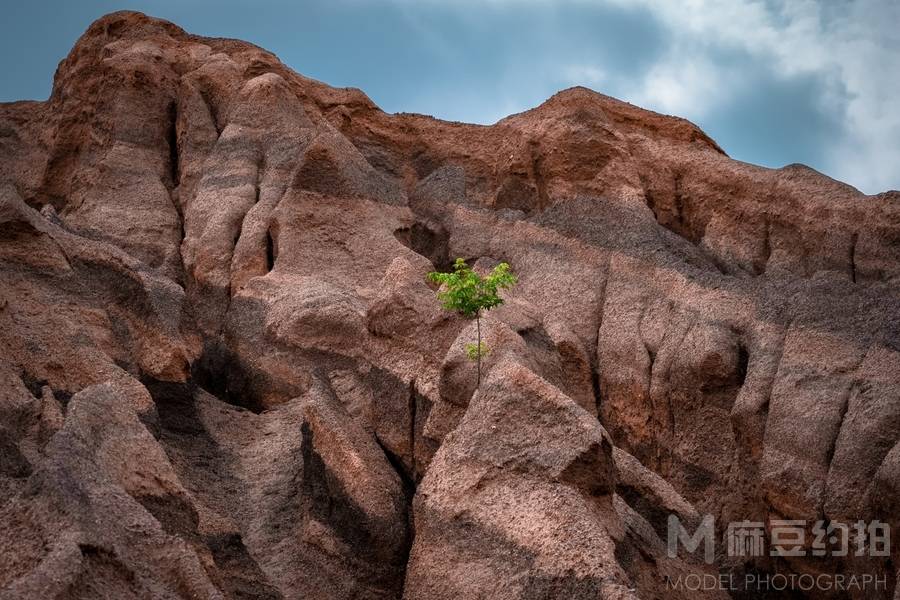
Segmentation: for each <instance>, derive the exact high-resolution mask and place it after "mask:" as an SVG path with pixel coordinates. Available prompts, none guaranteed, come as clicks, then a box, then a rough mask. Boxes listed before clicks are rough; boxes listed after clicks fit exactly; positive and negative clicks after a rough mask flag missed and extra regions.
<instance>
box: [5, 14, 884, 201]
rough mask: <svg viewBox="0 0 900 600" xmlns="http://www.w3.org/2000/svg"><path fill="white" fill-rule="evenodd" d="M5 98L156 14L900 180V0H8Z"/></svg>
mask: <svg viewBox="0 0 900 600" xmlns="http://www.w3.org/2000/svg"><path fill="white" fill-rule="evenodd" d="M2 2H3V3H4V4H5V5H6V6H5V7H4V9H3V13H4V19H3V21H2V23H0V69H2V73H3V77H2V79H0V101H3V102H5V101H12V100H21V99H46V98H47V96H48V95H49V93H50V86H51V83H52V77H53V72H54V70H55V68H56V65H57V64H58V62H59V61H60V60H61V59H62V58H63V57H64V56H65V55H66V53H67V52H68V51H69V49H70V48H71V46H72V45H73V44H74V43H75V41H76V40H77V39H78V37H79V36H80V35H81V33H83V32H84V30H85V29H87V27H88V25H89V24H90V23H91V22H92V21H93V20H95V19H96V18H98V17H100V16H101V15H103V14H106V13H108V12H112V11H114V10H122V9H131V10H140V11H142V12H145V13H147V14H150V15H153V16H156V17H161V18H164V19H168V20H170V21H173V22H175V23H177V24H178V25H180V26H181V27H183V28H184V29H186V30H188V31H190V32H192V33H197V34H200V35H207V36H218V37H233V38H239V39H243V40H247V41H250V42H253V43H255V44H257V45H259V46H262V47H264V48H266V49H268V50H271V51H272V52H274V53H275V54H277V55H278V56H279V58H280V59H281V60H282V62H284V63H285V64H287V65H288V66H290V67H291V68H293V69H294V70H295V71H297V72H299V73H302V74H304V75H306V76H308V77H313V78H315V79H319V80H321V81H324V82H326V83H329V84H331V85H335V86H352V87H358V88H360V89H362V90H363V91H364V92H366V94H367V95H368V96H369V97H370V98H372V100H374V101H375V102H376V103H377V104H378V105H379V106H381V108H382V109H384V110H386V111H388V112H418V113H425V114H431V115H434V116H436V117H439V118H443V119H450V120H457V121H467V122H474V123H486V124H487V123H493V122H495V121H497V120H498V119H500V118H502V117H504V116H506V115H508V114H511V113H515V112H520V111H522V110H526V109H528V108H532V107H534V106H536V105H538V104H540V103H541V102H543V101H544V100H546V99H547V98H548V97H550V96H551V95H552V94H554V93H555V92H557V91H559V90H561V89H564V88H567V87H571V86H574V85H583V86H586V87H589V88H591V89H594V90H597V91H599V92H602V93H604V94H608V95H611V96H615V97H617V98H620V99H622V100H626V101H628V102H632V103H634V104H637V105H639V106H643V107H645V108H650V109H652V110H656V111H659V112H662V113H667V114H674V115H678V116H682V117H685V118H687V119H690V120H691V121H693V122H694V123H696V124H697V125H699V126H700V127H701V128H702V129H703V130H704V131H706V132H707V133H708V134H709V135H710V136H711V137H713V139H715V140H716V141H717V142H718V143H719V145H720V146H722V148H723V149H724V150H725V151H726V152H728V154H729V155H730V156H732V157H733V158H736V159H739V160H743V161H747V162H751V163H755V164H760V165H764V166H769V167H781V166H784V165H787V164H791V163H803V164H807V165H809V166H811V167H813V168H815V169H817V170H819V171H821V172H823V173H825V174H827V175H829V176H831V177H834V178H835V179H839V180H842V181H846V182H847V183H850V184H851V185H853V186H855V187H857V188H859V189H860V190H862V191H864V192H866V193H870V194H872V193H878V192H881V191H884V190H887V189H900V0H822V1H815V0H671V1H669V0H481V1H476V0H300V1H297V0H294V1H290V0H255V1H253V2H238V1H236V0H143V1H140V0H139V1H125V0H121V1H119V2H110V1H106V0H66V1H62V0H59V1H42V0H28V1H25V0H2Z"/></svg>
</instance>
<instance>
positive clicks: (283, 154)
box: [0, 12, 900, 599]
mask: <svg viewBox="0 0 900 600" xmlns="http://www.w3.org/2000/svg"><path fill="white" fill-rule="evenodd" d="M456 257H463V258H465V259H466V260H468V261H469V262H470V263H472V264H474V265H475V266H476V268H478V269H489V268H491V267H492V266H493V265H495V264H496V263H497V262H499V261H506V262H509V263H510V264H511V265H512V267H513V269H514V271H515V272H516V273H517V275H518V276H519V284H518V285H517V286H516V287H515V288H513V289H512V290H510V291H509V292H508V293H507V294H506V303H505V304H504V305H503V306H502V307H500V308H498V309H496V310H494V311H491V312H489V313H487V315H486V316H485V318H484V319H483V322H482V331H483V333H484V335H485V339H486V341H487V343H488V345H489V346H490V347H491V349H492V351H491V353H490V355H489V356H488V358H487V360H486V361H485V365H484V368H485V371H484V376H483V384H482V386H481V389H479V390H476V389H475V381H474V379H475V378H474V375H475V373H474V366H473V365H472V363H471V362H469V361H468V360H466V358H465V356H464V347H465V344H466V343H468V342H470V341H471V340H472V337H473V327H474V326H473V324H472V323H470V322H467V321H464V320H462V319H460V318H458V317H457V316H454V315H451V314H448V313H446V312H444V311H442V310H441V309H440V306H439V305H438V303H437V301H436V300H435V298H434V291H435V290H434V289H433V288H432V287H430V286H429V284H428V283H427V282H426V279H425V274H426V273H427V272H429V271H431V270H433V269H435V268H437V269H446V268H448V266H449V264H450V263H451V261H452V260H453V259H454V258H456ZM898 307H900V194H898V193H897V192H886V193H884V194H880V195H877V196H865V195H863V194H861V193H860V192H858V191H857V190H855V189H853V188H852V187H850V186H847V185H845V184H842V183H840V182H837V181H834V180H831V179H829V178H827V177H825V176H824V175H821V174H819V173H816V172H815V171H813V170H811V169H808V168H806V167H803V166H801V165H791V166H787V167H785V168H783V169H775V170H773V169H765V168H761V167H756V166H753V165H749V164H745V163H740V162H737V161H734V160H732V159H730V158H729V157H728V156H727V155H725V153H724V152H723V151H722V150H721V149H720V148H719V147H718V146H717V145H716V144H715V142H713V141H712V140H711V139H710V138H709V137H708V136H706V135H705V134H704V133H703V132H702V131H700V130H699V129H698V128H697V127H695V126H694V125H692V124H691V123H689V122H687V121H685V120H683V119H678V118H675V117H669V116H663V115H659V114H656V113H652V112H649V111H645V110H642V109H640V108H637V107H635V106H632V105H629V104H626V103H623V102H619V101H617V100H615V99H613V98H609V97H606V96H603V95H600V94H597V93H595V92H592V91H590V90H587V89H583V88H574V89H570V90H566V91H563V92H560V93H559V94H557V95H555V96H554V97H552V98H551V99H549V100H548V101H547V102H545V103H544V104H542V105H541V106H539V107H537V108H535V109H533V110H530V111H527V112H524V113H521V114H517V115H513V116H510V117H507V118H506V119H503V120H501V121H499V122H498V123H496V124H495V125H492V126H477V125H466V124H461V123H447V122H442V121H439V120H436V119H433V118H431V117H426V116H422V115H412V114H398V115H390V114H386V113H384V112H382V111H381V110H379V109H378V107H377V106H375V105H374V104H373V103H372V102H371V101H370V100H369V99H368V98H367V97H366V96H365V95H364V94H363V93H362V92H360V91H358V90H354V89H334V88H331V87H328V86H327V85H325V84H322V83H320V82H317V81H314V80H311V79H307V78H305V77H303V76H301V75H298V74H296V73H294V72H293V71H291V70H290V69H289V68H287V67H286V66H284V65H283V64H281V63H280V62H279V60H278V59H277V58H276V57H275V56H273V55H272V54H270V53H268V52H266V51H265V50H262V49H260V48H258V47H255V46H253V45H251V44H247V43H244V42H240V41H235V40H223V39H209V38H202V37H198V36H193V35H190V34H188V33H185V32H184V31H182V30H181V29H180V28H178V27H177V26H175V25H173V24H171V23H167V22H164V21H161V20H157V19H153V18H151V17H147V16H145V15H142V14H139V13H131V12H122V13H114V14H111V15H108V16H106V17H103V18H102V19H100V20H98V21H97V22H96V23H94V24H93V25H92V26H91V27H90V28H89V29H88V31H87V32H86V33H85V34H84V35H83V36H82V38H81V39H80V40H79V41H78V43H77V44H76V45H75V47H74V48H73V50H72V52H71V53H70V55H69V56H68V57H67V58H66V59H65V60H64V61H63V62H62V63H60V66H59V69H58V70H57V73H56V76H55V79H54V87H53V92H52V95H51V97H50V99H49V100H47V101H46V102H17V103H12V104H2V105H0V353H2V354H0V451H2V457H0V458H2V460H0V540H2V541H3V544H2V545H0V589H2V590H3V597H9V598H117V599H118V598H132V597H135V598H401V597H405V598H410V599H413V598H448V599H449V598H486V597H490V598H521V599H524V598H668V597H678V593H684V594H685V595H684V596H683V597H685V598H693V597H697V594H696V593H694V592H691V593H685V592H676V591H673V590H671V589H669V588H667V586H666V581H667V578H673V579H674V578H677V577H678V576H679V575H682V576H683V575H686V574H694V575H698V576H703V575H713V574H715V573H717V572H726V573H728V572H731V573H743V572H745V571H747V572H749V571H753V572H762V573H767V572H775V571H779V572H794V573H818V572H820V571H822V570H823V569H824V570H827V571H830V572H837V573H844V574H853V573H857V572H868V573H873V572H874V573H878V574H884V575H885V576H886V577H887V580H888V586H887V587H888V589H886V590H881V592H883V594H882V595H883V597H886V598H890V597H892V595H893V594H894V588H895V574H896V573H895V571H896V568H897V567H896V565H897V564H900V556H898V555H897V554H896V552H895V553H894V555H893V557H891V558H880V559H869V560H867V561H859V560H852V559H849V558H848V559H846V560H841V559H835V560H833V561H831V562H829V563H827V564H826V565H824V566H823V563H822V562H816V560H815V559H812V558H808V557H807V558H803V557H800V558H791V559H789V560H785V559H775V558H770V557H763V558H759V559H750V558H748V559H745V560H740V559H734V558H728V557H724V556H721V555H719V556H718V557H717V563H716V564H715V565H706V564H703V563H702V561H700V560H699V559H698V557H696V556H692V555H689V554H686V553H682V554H681V555H679V556H678V557H669V556H667V554H666V549H665V542H666V518H667V516H668V515H669V514H677V515H679V516H680V518H681V519H682V520H683V521H684V522H686V523H693V524H696V523H698V522H699V520H700V518H701V515H703V514H712V515H714V516H715V518H716V523H717V526H718V527H719V528H720V531H719V534H721V533H722V532H721V528H722V527H724V524H726V523H727V522H729V521H741V520H751V521H766V520H768V519H773V518H774V519H804V520H810V521H814V520H816V519H824V520H840V521H855V520H857V519H865V520H872V519H879V520H881V521H884V522H887V523H890V524H891V525H892V526H894V527H895V528H900V506H898V503H897V500H896V498H897V494H898V493H900V444H898V442H900V309H898ZM881 592H879V593H881ZM708 596H709V597H719V596H720V594H718V593H713V592H709V593H708ZM832 596H833V597H844V596H850V597H857V598H862V597H872V595H871V591H867V592H865V593H864V594H862V595H860V594H853V593H851V594H847V595H845V594H842V593H839V592H833V593H832ZM818 597H821V596H818Z"/></svg>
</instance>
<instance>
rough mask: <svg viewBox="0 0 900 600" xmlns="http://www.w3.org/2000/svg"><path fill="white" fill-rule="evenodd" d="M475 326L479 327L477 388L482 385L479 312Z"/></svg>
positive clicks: (476, 315)
mask: <svg viewBox="0 0 900 600" xmlns="http://www.w3.org/2000/svg"><path fill="white" fill-rule="evenodd" d="M475 326H476V327H477V328H478V381H477V383H476V384H475V389H476V390H477V389H478V388H480V387H481V316H480V314H479V313H477V312H476V313H475Z"/></svg>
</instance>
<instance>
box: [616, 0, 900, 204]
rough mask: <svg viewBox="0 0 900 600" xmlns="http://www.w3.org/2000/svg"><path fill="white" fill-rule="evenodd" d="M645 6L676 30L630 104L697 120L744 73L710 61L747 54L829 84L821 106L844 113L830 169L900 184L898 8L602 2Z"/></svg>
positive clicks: (865, 182) (786, 1)
mask: <svg viewBox="0 0 900 600" xmlns="http://www.w3.org/2000/svg"><path fill="white" fill-rule="evenodd" d="M606 1H607V2H610V3H615V4H619V5H622V6H634V5H635V4H636V3H639V4H641V5H642V6H643V7H644V8H646V9H647V10H648V11H650V12H651V13H653V14H654V15H655V16H656V17H657V18H658V19H659V20H660V22H662V23H663V25H664V26H665V27H667V28H668V29H669V30H670V31H671V33H672V34H673V45H672V48H671V49H670V52H669V53H668V55H667V57H666V58H665V59H664V60H663V61H661V62H660V63H658V64H657V65H655V66H654V67H652V68H651V69H650V70H649V71H648V73H647V74H646V75H645V77H644V79H643V81H641V82H640V83H639V84H638V85H637V86H636V87H635V88H634V89H633V90H632V91H631V94H630V96H631V97H630V98H629V100H632V101H634V102H636V103H639V104H640V103H643V104H645V105H647V106H648V107H650V108H654V109H657V110H661V111H664V112H670V113H676V114H679V115H683V116H686V117H688V118H692V119H700V118H702V117H703V115H704V114H706V111H708V110H710V109H712V108H714V107H715V106H716V105H717V104H720V103H723V102H727V101H728V99H729V96H730V95H733V94H736V93H740V90H741V79H740V74H739V73H737V74H736V73H731V72H730V71H729V69H728V68H727V67H726V66H724V65H721V64H717V63H716V62H715V61H714V60H710V56H711V55H712V54H713V53H714V52H715V51H716V50H721V49H735V50H740V51H743V52H745V53H747V54H749V55H750V56H752V57H753V58H754V59H755V60H757V61H761V62H762V64H766V65H768V66H769V68H770V69H771V71H772V73H773V74H774V75H775V76H777V77H781V78H790V77H795V76H800V75H809V74H813V75H817V76H820V77H821V78H822V79H823V80H824V81H826V82H828V86H827V88H826V91H825V95H824V96H823V97H822V98H821V99H820V102H821V104H822V107H824V108H826V109H829V110H831V111H833V112H838V113H840V114H841V116H842V119H843V122H844V129H845V130H846V131H847V132H848V133H847V136H846V137H845V139H844V140H842V143H840V144H838V145H836V146H835V147H831V148H827V149H826V152H825V155H826V160H827V164H826V165H824V169H825V171H826V172H827V173H828V174H829V175H831V176H833V177H835V178H838V179H842V180H845V181H848V182H850V183H851V184H854V185H856V186H858V187H860V188H861V189H863V190H864V191H866V192H869V193H875V192H878V191H881V190H884V189H886V188H888V187H900V109H898V108H897V107H898V106H900V100H898V99H900V33H898V32H897V28H896V26H897V23H900V3H898V2H896V1H895V0H857V1H855V2H849V3H845V4H838V3H833V4H830V5H829V4H824V3H820V2H814V1H812V0H793V1H792V0H782V2H781V3H780V4H775V3H768V4H766V3H764V2H762V1H760V0H686V1H671V2H665V1H664V2H659V1H653V0H636V1H626V0H606Z"/></svg>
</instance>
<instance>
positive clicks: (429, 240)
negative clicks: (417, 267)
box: [394, 221, 453, 273]
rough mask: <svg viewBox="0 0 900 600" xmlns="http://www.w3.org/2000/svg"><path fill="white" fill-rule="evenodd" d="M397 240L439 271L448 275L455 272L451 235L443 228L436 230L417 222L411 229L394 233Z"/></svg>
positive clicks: (438, 227)
mask: <svg viewBox="0 0 900 600" xmlns="http://www.w3.org/2000/svg"><path fill="white" fill-rule="evenodd" d="M394 237H396V238H397V240H398V241H399V242H400V243H401V244H403V245H404V246H406V247H407V248H409V249H410V250H412V251H413V252H415V253H416V254H421V255H422V256H424V257H425V258H427V259H428V260H430V261H431V264H433V265H434V268H435V269H436V270H438V271H441V272H444V273H447V272H450V271H452V270H453V261H452V260H451V259H450V256H449V242H450V235H449V234H448V233H447V232H446V230H444V228H443V227H441V226H436V227H434V228H432V227H430V226H428V225H426V224H425V223H422V222H421V221H416V222H415V223H413V224H412V226H410V227H401V228H400V229H398V230H396V231H395V232H394Z"/></svg>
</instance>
